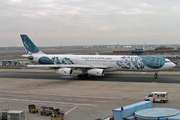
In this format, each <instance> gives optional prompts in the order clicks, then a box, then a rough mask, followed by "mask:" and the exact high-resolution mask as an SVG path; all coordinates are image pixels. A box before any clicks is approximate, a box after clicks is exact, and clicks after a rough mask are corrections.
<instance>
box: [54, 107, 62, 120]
mask: <svg viewBox="0 0 180 120" xmlns="http://www.w3.org/2000/svg"><path fill="white" fill-rule="evenodd" d="M64 115H65V112H64V111H63V110H59V108H57V109H54V110H53V114H52V115H51V120H63V119H64Z"/></svg>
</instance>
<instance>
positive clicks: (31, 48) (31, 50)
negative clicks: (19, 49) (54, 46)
mask: <svg viewBox="0 0 180 120" xmlns="http://www.w3.org/2000/svg"><path fill="white" fill-rule="evenodd" d="M20 36H21V39H22V42H23V44H24V47H25V49H26V52H27V54H28V55H32V54H35V53H38V54H44V53H43V52H41V51H40V50H39V49H38V48H37V47H36V45H35V44H34V43H33V42H32V41H31V40H30V39H29V37H28V36H27V35H26V34H22V35H20Z"/></svg>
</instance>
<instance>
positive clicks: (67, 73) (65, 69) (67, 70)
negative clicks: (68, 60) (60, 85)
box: [55, 68, 73, 76]
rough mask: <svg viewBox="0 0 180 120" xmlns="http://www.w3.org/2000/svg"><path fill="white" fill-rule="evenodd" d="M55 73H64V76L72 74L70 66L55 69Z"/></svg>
mask: <svg viewBox="0 0 180 120" xmlns="http://www.w3.org/2000/svg"><path fill="white" fill-rule="evenodd" d="M55 73H56V74H59V75H64V76H70V75H72V74H73V69H72V68H59V69H56V70H55Z"/></svg>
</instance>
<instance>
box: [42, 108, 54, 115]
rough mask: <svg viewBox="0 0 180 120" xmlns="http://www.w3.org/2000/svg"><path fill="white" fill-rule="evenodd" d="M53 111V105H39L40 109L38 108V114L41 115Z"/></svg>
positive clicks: (49, 113)
mask: <svg viewBox="0 0 180 120" xmlns="http://www.w3.org/2000/svg"><path fill="white" fill-rule="evenodd" d="M52 112H53V107H45V106H42V107H41V110H40V114H41V115H47V116H48V115H51V114H52Z"/></svg>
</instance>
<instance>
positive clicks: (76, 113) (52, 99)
mask: <svg viewBox="0 0 180 120" xmlns="http://www.w3.org/2000/svg"><path fill="white" fill-rule="evenodd" d="M77 74H78V72H75V73H74V74H73V76H66V77H63V76H59V75H56V74H55V73H54V71H53V70H39V69H0V82H1V84H0V108H1V109H2V110H3V109H13V110H24V111H25V115H26V119H28V118H29V120H50V116H41V115H39V114H32V113H29V112H28V109H27V107H28V104H31V103H33V104H35V105H37V106H52V107H54V108H60V109H62V110H64V111H65V112H66V116H65V120H72V119H73V120H94V119H95V118H99V117H101V116H105V115H112V114H113V113H112V110H113V109H116V108H119V107H122V106H126V105H129V104H133V103H136V102H140V101H143V100H144V97H145V96H146V95H148V94H150V92H153V91H159V92H168V93H169V102H167V103H154V107H166V108H175V109H180V104H179V103H180V96H179V92H180V79H179V78H180V72H169V71H165V72H159V77H158V78H157V79H155V78H154V77H153V76H154V73H148V72H112V73H106V75H105V76H104V77H95V76H90V77H89V78H87V79H78V78H77V77H76V76H77Z"/></svg>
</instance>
